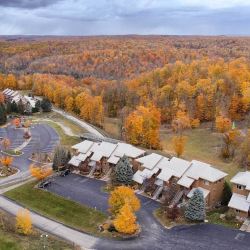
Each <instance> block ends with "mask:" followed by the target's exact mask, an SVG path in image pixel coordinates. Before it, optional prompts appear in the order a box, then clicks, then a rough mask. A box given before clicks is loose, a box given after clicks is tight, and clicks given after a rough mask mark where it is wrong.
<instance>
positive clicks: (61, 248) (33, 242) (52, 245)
mask: <svg viewBox="0 0 250 250" xmlns="http://www.w3.org/2000/svg"><path fill="white" fill-rule="evenodd" d="M43 244H44V243H43V242H42V241H41V239H40V234H39V235H35V236H34V235H32V236H21V235H18V234H16V233H14V232H5V231H3V230H2V229H0V250H26V249H27V250H37V249H43ZM45 244H46V246H48V248H46V249H53V250H66V249H67V250H69V249H74V247H73V246H70V245H69V244H66V243H64V242H62V241H60V240H58V239H55V238H54V237H52V236H49V239H48V240H47V242H46V243H45Z"/></svg>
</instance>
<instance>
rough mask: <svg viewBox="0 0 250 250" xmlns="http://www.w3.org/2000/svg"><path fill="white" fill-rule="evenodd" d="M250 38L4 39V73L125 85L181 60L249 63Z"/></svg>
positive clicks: (0, 53) (0, 63)
mask: <svg viewBox="0 0 250 250" xmlns="http://www.w3.org/2000/svg"><path fill="white" fill-rule="evenodd" d="M249 46H250V39H249V38H243V37H242V38H237V37H231V38H230V37H178V36H173V37H171V36H121V37H115V36H114V37H112V36H111V37H88V38H87V37H86V38H70V39H69V38H61V39H60V38H58V39H56V38H54V39H49V38H44V39H41V38H40V39H33V40H25V39H24V38H23V39H19V40H16V41H7V40H4V39H3V40H0V72H1V71H2V72H3V73H15V74H17V73H29V74H33V73H46V74H47V73H51V74H64V75H70V76H74V77H76V78H85V77H95V78H101V79H106V80H123V79H127V78H132V77H135V76H137V75H139V74H141V73H143V72H148V71H151V70H153V69H156V68H158V67H163V66H164V65H165V64H167V63H174V62H176V61H178V60H181V61H183V62H185V63H190V62H191V61H192V60H200V59H201V58H203V57H209V58H219V57H221V58H223V59H225V60H226V61H228V60H231V59H236V58H239V57H245V58H247V59H250V53H249Z"/></svg>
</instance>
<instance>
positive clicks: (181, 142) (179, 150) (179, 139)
mask: <svg viewBox="0 0 250 250" xmlns="http://www.w3.org/2000/svg"><path fill="white" fill-rule="evenodd" d="M186 141H187V138H186V136H182V135H179V136H174V137H173V139H172V143H173V148H174V151H175V153H176V155H177V156H178V157H180V156H181V155H183V153H184V149H185V144H186Z"/></svg>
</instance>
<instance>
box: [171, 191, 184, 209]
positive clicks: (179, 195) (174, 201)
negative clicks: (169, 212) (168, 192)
mask: <svg viewBox="0 0 250 250" xmlns="http://www.w3.org/2000/svg"><path fill="white" fill-rule="evenodd" d="M183 194H184V191H183V190H181V191H179V192H177V193H176V195H175V197H174V198H173V200H172V201H171V203H170V206H169V207H174V206H175V205H176V204H177V203H178V202H179V201H180V199H181V197H182V196H183Z"/></svg>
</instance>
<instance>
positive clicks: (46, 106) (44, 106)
mask: <svg viewBox="0 0 250 250" xmlns="http://www.w3.org/2000/svg"><path fill="white" fill-rule="evenodd" d="M41 108H42V110H43V112H50V111H51V109H52V104H51V102H50V100H49V99H47V98H44V99H43V100H42V102H41Z"/></svg>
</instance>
